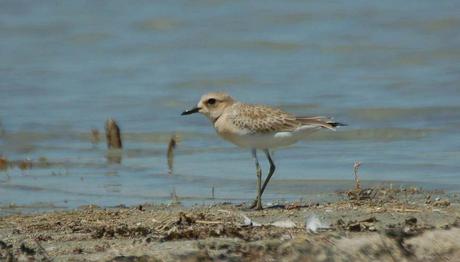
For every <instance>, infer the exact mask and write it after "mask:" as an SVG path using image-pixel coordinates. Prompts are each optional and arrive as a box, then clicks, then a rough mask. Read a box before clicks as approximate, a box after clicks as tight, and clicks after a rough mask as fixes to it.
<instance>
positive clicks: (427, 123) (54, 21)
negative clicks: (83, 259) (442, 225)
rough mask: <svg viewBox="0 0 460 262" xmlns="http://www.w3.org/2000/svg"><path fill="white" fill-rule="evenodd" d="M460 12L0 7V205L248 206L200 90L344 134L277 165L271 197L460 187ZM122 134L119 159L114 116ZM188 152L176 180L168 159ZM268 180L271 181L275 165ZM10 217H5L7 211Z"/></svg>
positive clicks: (294, 151)
mask: <svg viewBox="0 0 460 262" xmlns="http://www.w3.org/2000/svg"><path fill="white" fill-rule="evenodd" d="M459 12H460V2H458V1H442V2H434V1H413V2H405V3H404V4H403V5H401V3H400V2H398V1H385V2H378V3H377V2H369V1H349V2H347V3H346V5H345V4H341V3H340V2H335V3H334V2H327V3H326V2H310V1H295V0H292V1H264V2H263V3H262V2H260V3H256V2H251V3H247V2H246V1H205V0H203V1H174V2H170V1H136V2H128V1H72V2H61V1H39V2H38V1H1V2H0V39H2V41H0V57H1V59H0V93H1V95H0V154H1V155H3V156H5V157H7V158H8V159H9V160H11V161H21V160H25V159H29V160H30V161H31V162H32V163H34V165H33V167H32V168H31V169H28V170H21V169H19V168H17V167H14V168H10V169H8V170H6V171H0V206H1V207H2V209H3V210H4V209H5V208H8V207H22V208H18V210H20V211H27V210H30V209H29V208H28V207H34V208H38V209H40V208H44V209H47V208H74V207H77V206H80V205H85V204H98V205H102V206H112V205H118V204H126V205H132V204H139V203H144V202H155V203H157V202H158V203H168V202H170V201H171V193H172V192H173V191H175V192H176V194H177V195H178V196H179V198H180V199H181V201H182V202H184V203H188V204H200V203H205V202H206V203H207V202H209V201H212V200H211V199H210V198H211V191H212V188H213V187H214V191H215V198H216V200H217V201H235V202H240V201H246V200H248V199H251V198H253V197H254V195H255V172H254V165H253V162H252V160H251V158H250V153H249V152H246V151H244V150H241V149H237V148H236V147H234V146H232V145H230V144H228V143H227V142H225V141H222V140H220V139H219V138H218V137H217V136H216V134H215V132H214V130H213V129H212V128H211V126H210V124H209V123H208V121H207V120H206V119H205V118H204V117H202V116H199V115H193V116H190V117H181V116H180V115H179V114H180V112H181V111H182V110H183V109H186V108H189V107H190V106H193V105H194V104H195V103H196V102H197V100H198V99H199V97H200V96H201V94H203V93H206V92H209V91H215V90H224V91H227V92H229V93H231V94H232V95H233V96H234V97H235V98H237V99H240V100H242V101H245V102H251V103H266V104H270V105H274V106H279V107H281V108H283V109H285V110H288V111H290V112H293V113H296V114H302V115H328V116H334V117H335V118H336V119H337V120H339V121H341V122H345V123H348V124H349V126H348V127H346V128H342V129H340V130H339V131H338V132H326V131H325V132H321V133H317V134H315V135H314V136H312V137H311V138H310V139H309V140H306V141H304V142H301V143H299V144H297V145H295V146H292V147H291V148H289V149H283V150H279V151H276V152H275V155H274V158H275V161H276V163H277V166H278V169H277V174H276V175H275V176H274V178H273V184H270V186H269V188H268V191H267V192H266V194H265V199H266V201H273V200H280V199H281V200H292V199H299V198H307V199H315V198H316V197H317V196H318V194H320V193H325V192H326V193H333V192H334V191H335V190H340V189H343V188H347V187H349V186H350V185H351V184H350V183H349V181H350V180H351V179H352V177H353V176H352V166H353V163H354V161H356V160H359V161H361V162H362V163H363V165H362V168H361V170H360V173H361V175H362V179H363V180H369V181H374V182H377V183H379V182H381V183H387V182H388V181H393V182H394V183H399V184H400V185H406V184H418V185H421V186H424V187H432V188H444V189H447V190H454V191H455V190H458V188H459V187H458V186H459V184H460V176H459V171H458V170H459V169H460V162H459V159H460V133H459V132H458V129H459V128H460V104H459V102H460V86H459V80H460V77H459V76H460V66H459V65H460V63H459V62H460V37H459V36H460V35H459V34H458V28H459V27H460V18H459V17H458V13H459ZM109 117H113V118H114V119H116V120H117V121H118V122H119V123H120V126H121V128H122V131H123V133H124V145H125V148H124V150H123V152H122V161H121V163H120V164H116V163H108V161H107V158H106V156H107V150H106V146H105V144H104V141H103V140H101V142H100V143H98V144H95V145H94V144H92V143H91V137H90V131H91V129H93V128H96V129H98V130H99V131H100V132H101V133H103V126H104V122H105V120H106V119H107V118H109ZM172 134H177V136H178V137H179V139H180V141H179V143H178V147H177V150H176V152H175V153H176V154H175V155H176V156H175V170H174V175H173V176H168V168H167V161H166V147H167V143H168V139H169V137H170V136H171V135H172ZM264 169H265V170H266V169H268V167H267V166H266V165H265V162H264ZM1 212H2V211H1V210H0V213H1Z"/></svg>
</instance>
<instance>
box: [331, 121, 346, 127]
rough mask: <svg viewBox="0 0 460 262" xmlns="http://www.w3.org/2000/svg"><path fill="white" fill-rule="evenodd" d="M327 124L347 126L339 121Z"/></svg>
mask: <svg viewBox="0 0 460 262" xmlns="http://www.w3.org/2000/svg"><path fill="white" fill-rule="evenodd" d="M328 124H329V125H331V126H333V127H338V126H348V125H347V124H344V123H339V122H332V123H328Z"/></svg>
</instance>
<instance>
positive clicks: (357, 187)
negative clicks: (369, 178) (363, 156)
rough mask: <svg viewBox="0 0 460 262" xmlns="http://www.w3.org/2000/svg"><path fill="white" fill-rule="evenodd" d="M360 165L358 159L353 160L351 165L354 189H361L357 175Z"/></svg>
mask: <svg viewBox="0 0 460 262" xmlns="http://www.w3.org/2000/svg"><path fill="white" fill-rule="evenodd" d="M360 166H361V162H360V161H355V164H354V165H353V172H354V174H355V189H356V190H360V189H361V185H360V183H359V176H358V171H359V167H360Z"/></svg>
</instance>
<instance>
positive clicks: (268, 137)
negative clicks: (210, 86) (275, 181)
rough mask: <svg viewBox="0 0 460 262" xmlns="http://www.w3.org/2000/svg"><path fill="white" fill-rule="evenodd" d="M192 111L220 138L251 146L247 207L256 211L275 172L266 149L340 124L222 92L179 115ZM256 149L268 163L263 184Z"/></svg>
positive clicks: (209, 95) (210, 94)
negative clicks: (253, 186)
mask: <svg viewBox="0 0 460 262" xmlns="http://www.w3.org/2000/svg"><path fill="white" fill-rule="evenodd" d="M193 113H201V114H203V115H205V116H206V117H207V118H209V120H211V122H212V124H213V125H214V128H215V129H216V131H217V133H218V134H219V136H221V137H222V138H223V139H225V140H228V141H230V142H231V143H233V144H235V145H237V146H239V147H242V148H249V149H251V152H252V156H253V158H254V161H255V164H256V174H257V197H256V199H255V201H254V203H253V204H252V205H251V208H256V209H257V210H260V209H262V194H263V193H264V190H265V188H266V187H267V184H268V182H269V181H270V178H271V177H272V175H273V173H274V172H275V164H274V163H273V159H272V158H271V155H270V150H272V149H275V148H278V147H284V146H288V145H291V144H294V143H296V142H297V141H299V140H301V139H303V138H305V137H306V136H308V135H309V134H311V133H312V132H314V131H316V130H319V129H329V130H335V128H336V127H337V126H344V124H341V123H338V122H335V121H333V120H332V119H331V118H328V117H323V116H315V117H298V116H294V115H292V114H290V113H286V112H284V111H282V110H280V109H277V108H272V107H268V106H264V105H251V104H245V103H241V102H238V101H236V100H235V99H233V98H232V97H231V96H230V95H228V94H226V93H209V94H206V95H203V96H202V97H201V99H200V101H199V102H198V105H197V106H196V107H195V108H193V109H190V110H186V111H184V112H183V113H182V115H190V114H193ZM257 150H262V151H264V153H265V155H266V157H267V159H268V162H269V163H270V170H269V172H268V175H267V178H266V179H265V181H264V183H263V184H262V170H261V168H260V165H259V160H258V159H257Z"/></svg>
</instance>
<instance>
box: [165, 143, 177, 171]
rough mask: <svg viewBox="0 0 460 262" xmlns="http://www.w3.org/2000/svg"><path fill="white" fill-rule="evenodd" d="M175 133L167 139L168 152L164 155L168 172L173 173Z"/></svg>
mask: <svg viewBox="0 0 460 262" xmlns="http://www.w3.org/2000/svg"><path fill="white" fill-rule="evenodd" d="M176 144H177V142H176V135H172V136H171V139H170V140H169V144H168V152H167V154H166V157H167V159H168V174H169V175H172V174H173V166H174V149H175V148H176Z"/></svg>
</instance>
